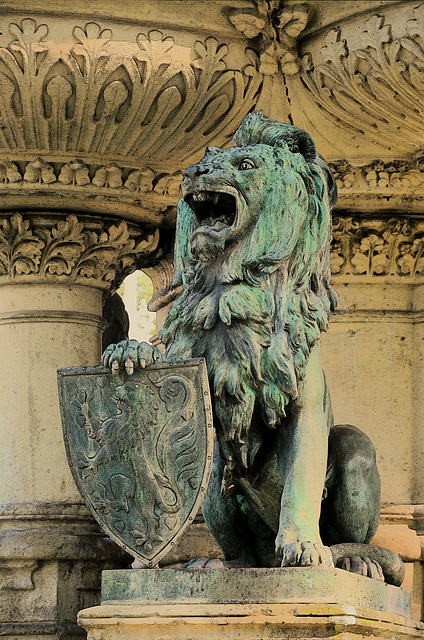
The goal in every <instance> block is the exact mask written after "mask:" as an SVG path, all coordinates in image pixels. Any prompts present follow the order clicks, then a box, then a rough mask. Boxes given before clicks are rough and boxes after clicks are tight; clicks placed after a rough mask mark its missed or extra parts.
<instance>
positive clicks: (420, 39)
mask: <svg viewBox="0 0 424 640" xmlns="http://www.w3.org/2000/svg"><path fill="white" fill-rule="evenodd" d="M413 14H414V17H413V18H412V19H411V20H409V21H408V22H407V25H406V28H407V33H406V34H405V35H404V36H403V37H399V38H394V37H393V35H392V29H391V26H390V25H386V24H385V19H384V17H382V16H378V15H375V16H373V17H372V18H370V19H369V20H367V21H366V22H365V25H364V29H363V32H362V47H361V48H359V49H357V50H351V49H350V48H349V46H348V42H347V41H346V40H345V39H343V38H342V32H341V30H340V29H332V30H331V31H330V32H329V33H328V34H327V37H326V39H325V45H324V46H323V47H322V48H321V58H322V63H321V64H316V62H315V63H314V62H313V61H312V57H311V55H310V54H306V55H305V56H304V57H303V58H302V71H301V81H302V82H303V84H304V86H305V87H306V88H307V90H308V92H309V93H310V94H312V96H313V98H314V100H315V102H316V103H317V104H318V105H319V106H320V108H321V109H322V110H323V111H324V112H325V114H327V115H328V116H329V117H330V118H332V119H333V121H335V122H337V123H339V125H340V124H341V125H342V126H343V127H345V128H347V129H348V130H350V131H351V132H352V133H354V134H355V135H362V136H367V138H368V139H370V140H373V141H374V142H377V143H378V144H380V145H383V146H384V147H386V148H389V149H391V148H392V147H393V144H394V140H395V139H396V137H397V136H400V137H401V139H402V144H403V145H404V146H406V148H410V149H416V148H417V147H419V146H420V143H421V146H423V143H424V133H423V132H424V104H423V95H424V76H423V71H424V4H421V5H419V6H418V7H416V8H415V9H414V12H413Z"/></svg>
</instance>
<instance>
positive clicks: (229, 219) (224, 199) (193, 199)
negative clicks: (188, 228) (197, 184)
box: [185, 191, 237, 231]
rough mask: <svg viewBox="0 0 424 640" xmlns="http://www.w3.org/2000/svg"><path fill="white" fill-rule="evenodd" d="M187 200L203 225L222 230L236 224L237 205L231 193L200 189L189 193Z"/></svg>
mask: <svg viewBox="0 0 424 640" xmlns="http://www.w3.org/2000/svg"><path fill="white" fill-rule="evenodd" d="M185 201H186V202H187V204H188V205H189V207H190V208H191V209H192V211H193V212H194V215H195V216H196V219H197V222H198V223H199V225H201V226H205V227H211V228H213V229H214V230H215V231H220V230H221V229H223V228H224V227H231V226H232V225H233V224H234V220H235V218H236V213H237V205H236V199H235V197H234V196H232V195H231V194H229V193H222V192H219V191H198V192H195V193H189V194H187V195H186V197H185Z"/></svg>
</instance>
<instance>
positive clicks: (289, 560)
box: [281, 541, 334, 567]
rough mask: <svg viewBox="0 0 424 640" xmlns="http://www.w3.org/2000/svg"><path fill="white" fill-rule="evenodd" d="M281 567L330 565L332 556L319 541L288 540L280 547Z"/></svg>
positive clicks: (331, 564)
mask: <svg viewBox="0 0 424 640" xmlns="http://www.w3.org/2000/svg"><path fill="white" fill-rule="evenodd" d="M281 566H282V567H309V566H314V567H319V566H320V567H332V566H334V565H333V556H332V555H331V551H330V549H329V548H328V547H326V546H325V545H323V544H321V543H313V542H309V541H305V542H290V543H289V544H285V545H284V547H283V549H282V560H281Z"/></svg>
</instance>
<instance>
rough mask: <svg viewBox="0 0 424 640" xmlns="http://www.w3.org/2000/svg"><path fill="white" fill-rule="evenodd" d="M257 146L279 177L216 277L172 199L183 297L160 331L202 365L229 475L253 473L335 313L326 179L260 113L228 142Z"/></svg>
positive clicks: (308, 146)
mask: <svg viewBox="0 0 424 640" xmlns="http://www.w3.org/2000/svg"><path fill="white" fill-rule="evenodd" d="M257 144H265V145H269V146H270V147H272V148H273V150H274V154H275V158H276V162H277V166H278V169H279V170H278V172H274V171H270V173H269V175H270V178H269V179H270V180H271V182H272V184H271V185H266V187H270V189H267V190H266V192H267V194H268V195H267V197H266V198H265V202H264V205H263V209H262V211H260V212H259V216H258V219H257V222H256V224H254V225H252V229H251V232H250V233H249V235H248V236H247V237H242V238H240V240H239V242H237V243H235V244H233V245H232V246H230V247H223V248H221V249H220V251H221V252H222V254H220V253H219V252H218V253H219V255H216V256H214V260H216V261H218V262H219V265H220V266H219V268H218V269H216V268H215V269H211V261H210V260H204V259H202V256H199V255H198V254H197V253H196V247H195V245H194V243H193V230H194V228H195V220H194V215H193V211H192V210H191V208H190V207H189V206H188V205H187V204H186V202H185V201H184V200H183V199H181V200H180V202H179V205H178V221H177V237H176V247H175V276H174V285H175V286H177V285H179V284H183V287H184V289H183V292H182V293H181V294H180V295H179V296H178V298H177V299H176V300H175V302H174V304H173V306H172V308H171V310H170V312H169V314H168V317H167V320H166V322H165V325H164V327H163V329H162V332H161V338H162V340H163V342H164V343H165V345H166V346H167V358H168V359H177V358H178V359H180V358H193V357H205V358H206V363H207V367H208V373H209V379H210V382H211V386H212V389H213V393H214V409H215V414H216V417H217V418H218V424H217V434H218V439H219V441H220V445H221V450H222V451H223V453H224V457H225V458H226V460H227V465H229V467H230V468H232V469H234V467H235V466H240V465H241V468H243V467H244V468H246V467H251V465H253V463H254V459H255V456H256V454H257V452H258V450H259V449H260V447H261V444H262V440H263V438H264V430H266V429H267V428H274V427H275V426H276V425H278V424H279V423H280V422H282V421H283V419H284V417H285V408H286V405H287V404H288V403H289V401H290V400H291V399H292V400H293V399H296V397H297V395H298V382H299V381H300V380H301V379H302V377H303V375H304V370H305V365H306V363H307V360H308V356H309V354H310V351H311V349H312V347H313V346H314V344H315V343H316V341H317V340H318V338H319V336H320V333H321V332H322V331H326V330H327V328H328V323H329V316H330V313H331V311H332V310H334V308H335V306H336V304H337V295H336V293H335V292H334V290H333V289H332V287H331V286H330V282H329V281H330V262H329V251H330V240H331V206H332V204H333V201H334V199H335V185H334V181H333V179H332V177H331V173H330V171H329V169H328V167H327V165H326V163H325V162H324V160H322V158H320V156H318V155H317V154H316V151H315V147H314V144H313V142H312V140H311V139H310V137H309V136H308V134H307V133H306V132H304V131H301V130H299V129H297V127H294V126H292V125H284V124H281V123H278V122H274V121H272V120H268V119H267V118H265V117H264V116H263V115H262V113H261V112H255V113H252V114H249V115H248V116H247V117H246V118H245V119H244V121H243V123H242V125H241V126H240V128H239V129H238V131H237V132H236V134H235V136H234V138H233V146H234V147H235V148H236V149H237V148H240V147H249V146H251V145H257ZM206 158H207V156H206ZM206 161H207V160H206ZM202 162H205V159H204V160H203V161H202ZM264 193H265V186H264ZM252 213H254V212H252ZM283 226H284V227H283ZM287 227H288V231H287ZM259 416H261V417H262V420H260V419H259V420H258V419H256V418H257V417H259ZM252 418H254V419H253V420H252ZM258 422H260V423H261V426H260V427H258V426H257V425H258Z"/></svg>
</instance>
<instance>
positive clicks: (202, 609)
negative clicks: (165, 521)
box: [78, 567, 424, 640]
mask: <svg viewBox="0 0 424 640" xmlns="http://www.w3.org/2000/svg"><path fill="white" fill-rule="evenodd" d="M78 623H79V624H80V625H81V626H82V627H83V628H84V629H85V630H86V631H87V632H88V640H100V639H101V640H118V639H119V640H223V639H225V640H242V639H245V640H271V639H272V640H276V639H279V638H281V639H283V638H284V639H286V638H296V639H305V640H306V639H311V638H327V639H328V638H336V637H337V639H338V640H339V639H340V638H356V639H357V638H365V637H370V636H371V637H373V638H377V637H378V638H380V637H381V638H391V639H392V638H393V639H397V638H399V639H400V638H402V639H403V638H405V639H406V638H424V624H422V623H421V622H418V621H414V620H411V618H410V594H409V592H408V591H406V590H405V589H400V588H397V587H391V586H389V585H385V584H382V583H381V582H377V581H375V580H371V579H369V578H364V577H362V576H356V575H353V574H349V573H346V572H344V571H342V570H340V569H324V568H321V567H308V568H290V569H227V570H222V571H220V570H203V571H202V570H185V571H181V570H172V569H164V570H159V571H157V570H156V571H155V570H129V571H106V572H104V574H103V586H102V604H101V605H100V606H98V607H93V608H91V609H85V610H83V611H81V612H80V613H79V617H78Z"/></svg>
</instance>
